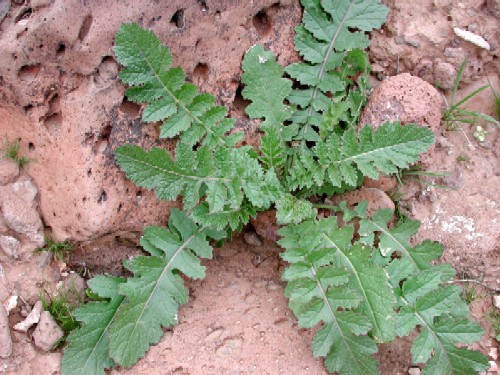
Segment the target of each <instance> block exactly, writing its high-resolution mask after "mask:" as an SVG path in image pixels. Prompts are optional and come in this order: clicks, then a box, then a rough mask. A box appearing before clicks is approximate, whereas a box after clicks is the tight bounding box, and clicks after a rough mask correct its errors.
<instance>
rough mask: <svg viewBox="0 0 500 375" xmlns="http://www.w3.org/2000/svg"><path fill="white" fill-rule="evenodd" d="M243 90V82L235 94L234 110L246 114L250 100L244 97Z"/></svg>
mask: <svg viewBox="0 0 500 375" xmlns="http://www.w3.org/2000/svg"><path fill="white" fill-rule="evenodd" d="M242 90H243V85H242V84H240V85H238V88H237V89H236V93H235V94H234V100H233V110H234V111H235V112H238V113H240V114H241V115H242V116H244V115H245V109H246V107H247V106H248V105H249V104H250V101H249V100H246V99H245V98H243V95H242V94H241V91H242Z"/></svg>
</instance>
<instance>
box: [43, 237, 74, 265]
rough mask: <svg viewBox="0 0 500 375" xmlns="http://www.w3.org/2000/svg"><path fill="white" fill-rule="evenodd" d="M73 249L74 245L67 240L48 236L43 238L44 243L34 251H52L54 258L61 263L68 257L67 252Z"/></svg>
mask: <svg viewBox="0 0 500 375" xmlns="http://www.w3.org/2000/svg"><path fill="white" fill-rule="evenodd" d="M73 250H74V245H73V244H71V243H70V242H68V241H55V240H53V239H52V238H48V239H46V240H45V245H44V246H43V247H39V248H37V249H36V250H35V251H36V252H38V253H40V252H44V251H47V252H49V253H52V256H53V257H54V260H55V261H57V262H61V263H62V262H65V261H66V260H67V259H68V256H69V253H70V252H71V251H73Z"/></svg>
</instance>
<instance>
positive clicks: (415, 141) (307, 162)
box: [288, 122, 434, 190]
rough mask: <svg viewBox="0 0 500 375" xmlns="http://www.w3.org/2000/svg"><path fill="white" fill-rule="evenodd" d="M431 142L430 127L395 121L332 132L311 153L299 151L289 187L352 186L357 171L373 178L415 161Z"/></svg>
mask: <svg viewBox="0 0 500 375" xmlns="http://www.w3.org/2000/svg"><path fill="white" fill-rule="evenodd" d="M433 143H434V135H433V133H432V131H431V130H429V129H427V128H421V127H418V126H417V125H415V124H410V125H406V126H402V125H400V124H399V123H397V122H395V123H389V122H387V123H385V124H383V125H382V126H380V127H379V128H377V129H373V128H371V127H370V126H364V127H363V128H361V130H360V131H359V133H358V135H356V132H355V130H354V128H350V129H348V130H347V131H346V132H345V133H344V134H343V135H342V136H338V135H337V134H335V133H332V134H330V135H329V136H328V138H327V139H326V140H325V141H324V142H323V141H320V142H318V143H317V144H316V146H314V148H313V154H312V155H311V154H308V153H304V154H301V155H300V157H299V159H298V160H297V163H296V164H295V166H294V167H293V169H292V170H291V171H290V178H289V181H288V183H289V188H290V189H291V190H294V189H298V188H310V187H312V186H314V185H318V186H321V185H323V184H324V183H325V182H329V183H331V184H332V185H333V186H341V185H342V183H346V184H348V185H351V186H355V185H356V182H357V180H358V171H360V172H361V173H362V174H363V175H364V176H368V177H370V178H373V179H377V178H378V176H379V173H380V172H384V173H395V172H396V171H397V170H398V168H405V167H408V165H409V164H410V163H413V162H416V161H417V160H418V157H419V155H420V154H421V153H422V152H425V151H427V150H428V148H429V147H430V146H431V145H432V144H433Z"/></svg>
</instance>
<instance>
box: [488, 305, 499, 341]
mask: <svg viewBox="0 0 500 375" xmlns="http://www.w3.org/2000/svg"><path fill="white" fill-rule="evenodd" d="M488 316H489V319H490V322H491V328H492V329H493V334H494V335H495V340H497V341H500V310H498V309H496V308H494V307H493V308H492V309H491V310H490V312H489V314H488Z"/></svg>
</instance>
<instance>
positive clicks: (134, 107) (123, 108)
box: [119, 99, 141, 119]
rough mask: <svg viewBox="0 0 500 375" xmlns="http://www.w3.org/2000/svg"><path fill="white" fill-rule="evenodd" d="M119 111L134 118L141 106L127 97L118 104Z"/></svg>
mask: <svg viewBox="0 0 500 375" xmlns="http://www.w3.org/2000/svg"><path fill="white" fill-rule="evenodd" d="M119 110H120V112H121V113H123V114H124V115H126V116H127V117H128V118H130V119H134V118H136V117H137V116H139V112H140V111H141V107H140V106H139V105H138V104H135V103H133V102H131V101H128V100H127V99H123V101H122V104H120V109H119Z"/></svg>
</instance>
